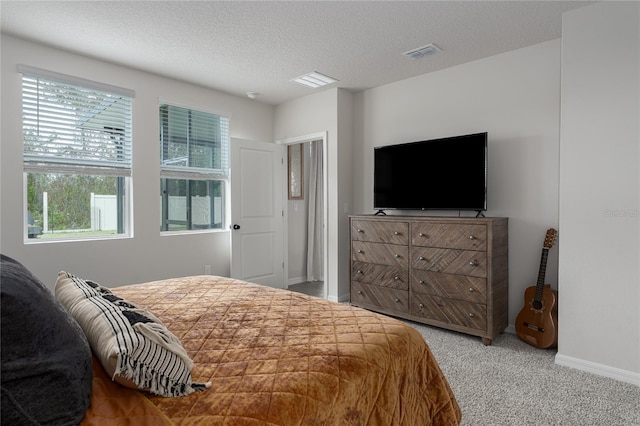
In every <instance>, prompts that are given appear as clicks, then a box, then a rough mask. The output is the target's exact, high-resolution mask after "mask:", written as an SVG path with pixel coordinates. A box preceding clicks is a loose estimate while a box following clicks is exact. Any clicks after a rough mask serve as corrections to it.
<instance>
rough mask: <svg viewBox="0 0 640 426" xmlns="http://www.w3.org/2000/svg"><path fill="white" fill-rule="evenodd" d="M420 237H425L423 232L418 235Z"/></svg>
mask: <svg viewBox="0 0 640 426" xmlns="http://www.w3.org/2000/svg"><path fill="white" fill-rule="evenodd" d="M418 235H419V236H420V237H426V235H425V234H424V232H421V233H419V234H418Z"/></svg>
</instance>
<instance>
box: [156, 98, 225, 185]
mask: <svg viewBox="0 0 640 426" xmlns="http://www.w3.org/2000/svg"><path fill="white" fill-rule="evenodd" d="M160 140H161V145H162V146H161V174H162V177H165V178H173V179H227V178H228V177H229V141H230V137H229V118H228V117H225V116H222V115H217V114H212V113H208V112H203V111H196V110H193V109H189V108H183V107H178V106H174V105H168V104H163V105H160Z"/></svg>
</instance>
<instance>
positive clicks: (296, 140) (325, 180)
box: [276, 130, 329, 299]
mask: <svg viewBox="0 0 640 426" xmlns="http://www.w3.org/2000/svg"><path fill="white" fill-rule="evenodd" d="M327 134H328V132H327V131H326V130H325V131H324V132H318V133H311V134H308V135H302V136H297V137H293V138H288V139H282V140H278V141H276V143H277V144H279V145H295V144H300V143H307V142H313V141H318V140H321V141H322V221H323V223H324V229H323V232H322V234H323V235H322V238H323V240H324V241H323V244H322V257H323V262H322V269H323V271H322V275H323V277H324V298H325V299H327V298H328V297H329V285H328V283H327V278H328V277H329V250H328V249H327V247H328V245H329V244H328V241H329V225H328V222H329V209H328V208H327V199H328V194H329V192H328V188H329V167H328V165H327ZM282 169H283V172H282V173H283V179H282V182H283V192H282V195H283V201H282V205H283V206H286V205H287V201H288V197H287V194H288V191H287V186H286V185H287V182H288V181H287V168H286V167H283V168H282ZM283 211H284V219H285V220H284V226H283V228H284V229H283V231H284V235H283V237H284V238H283V244H284V248H283V250H284V254H285V256H284V282H285V283H288V282H289V212H288V209H286V208H283Z"/></svg>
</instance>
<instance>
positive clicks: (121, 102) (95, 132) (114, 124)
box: [19, 67, 133, 176]
mask: <svg viewBox="0 0 640 426" xmlns="http://www.w3.org/2000/svg"><path fill="white" fill-rule="evenodd" d="M19 71H21V72H22V113H23V141H24V151H23V159H24V167H25V171H32V172H33V171H39V172H51V173H77V172H78V171H79V170H82V171H83V172H84V173H89V172H90V173H92V174H101V175H116V176H130V175H131V165H132V137H131V122H132V120H131V114H132V110H131V109H132V97H131V96H128V95H127V94H125V92H126V90H125V89H123V90H114V91H106V90H105V89H107V88H110V86H107V85H99V84H97V83H93V82H88V83H87V85H82V84H79V83H82V82H83V81H82V80H80V79H73V78H65V76H62V75H57V74H54V73H46V72H43V73H41V74H47V75H41V74H38V70H37V69H31V68H28V67H22V68H19ZM71 80H73V81H71ZM115 92H118V93H115ZM131 94H133V92H131Z"/></svg>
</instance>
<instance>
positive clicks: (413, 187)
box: [373, 132, 487, 211]
mask: <svg viewBox="0 0 640 426" xmlns="http://www.w3.org/2000/svg"><path fill="white" fill-rule="evenodd" d="M373 205H374V208H376V209H378V210H385V209H400V210H403V209H404V210H476V211H485V210H486V209H487V133H486V132H485V133H475V134H470V135H463V136H454V137H448V138H441V139H432V140H425V141H419V142H410V143H403V144H398V145H387V146H380V147H377V148H374V178H373Z"/></svg>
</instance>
